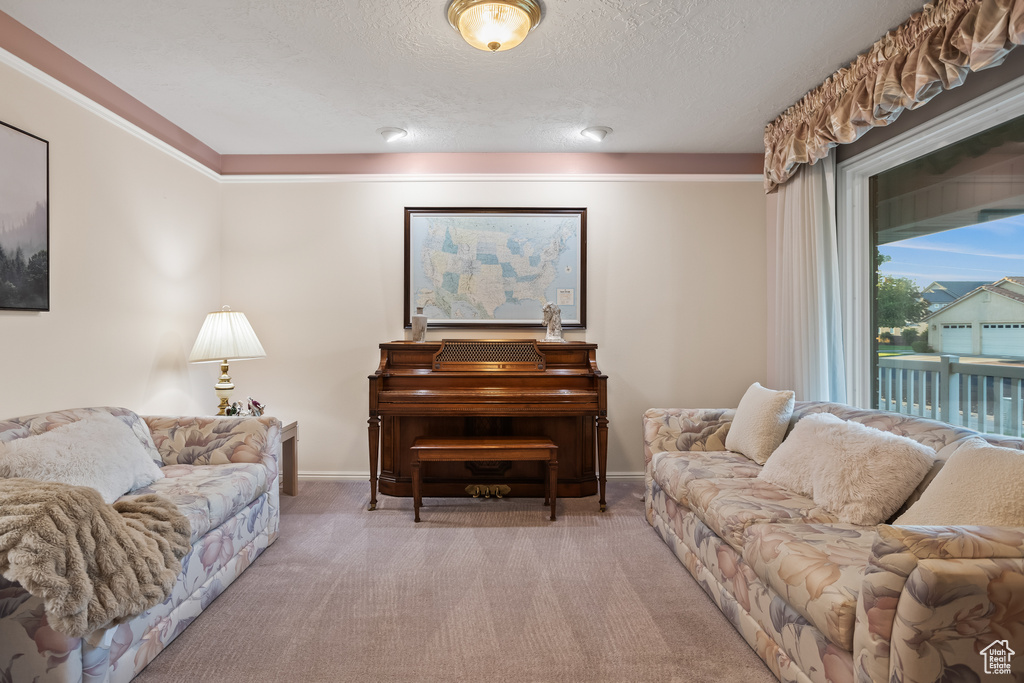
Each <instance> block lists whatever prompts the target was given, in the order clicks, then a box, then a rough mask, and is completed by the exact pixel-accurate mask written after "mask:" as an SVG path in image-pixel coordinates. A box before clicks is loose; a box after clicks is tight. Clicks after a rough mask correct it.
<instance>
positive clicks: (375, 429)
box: [367, 415, 380, 510]
mask: <svg viewBox="0 0 1024 683" xmlns="http://www.w3.org/2000/svg"><path fill="white" fill-rule="evenodd" d="M367 423H368V425H369V426H368V429H369V432H370V509H371V510H376V509H377V458H378V456H379V453H380V418H379V417H377V416H376V415H375V416H373V417H371V418H370V419H369V420H367Z"/></svg>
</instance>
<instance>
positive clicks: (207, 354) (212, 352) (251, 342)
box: [188, 306, 267, 363]
mask: <svg viewBox="0 0 1024 683" xmlns="http://www.w3.org/2000/svg"><path fill="white" fill-rule="evenodd" d="M266 357H267V352H266V351H264V350H263V345H262V344H260V340H259V339H258V338H257V337H256V333H255V332H254V331H253V329H252V325H250V324H249V321H248V320H247V319H246V317H245V313H242V312H241V311H232V310H231V308H230V307H229V306H225V307H224V310H222V311H214V312H213V313H209V314H207V316H206V320H204V321H203V326H202V328H200V330H199V336H198V337H196V343H195V345H193V346H192V353H190V354H189V355H188V360H189V362H190V363H213V362H218V363H219V362H222V361H231V360H249V359H252V358H266Z"/></svg>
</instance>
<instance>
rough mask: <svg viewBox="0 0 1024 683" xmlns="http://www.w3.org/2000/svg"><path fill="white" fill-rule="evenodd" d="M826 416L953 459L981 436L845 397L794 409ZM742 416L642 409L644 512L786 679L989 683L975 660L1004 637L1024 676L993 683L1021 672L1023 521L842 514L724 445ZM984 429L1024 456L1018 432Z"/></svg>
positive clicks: (1023, 665) (1023, 642) (797, 416)
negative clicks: (987, 523) (768, 476)
mask: <svg viewBox="0 0 1024 683" xmlns="http://www.w3.org/2000/svg"><path fill="white" fill-rule="evenodd" d="M824 411H827V412H831V413H834V414H835V415H837V416H838V417H840V418H843V419H845V420H851V421H856V422H860V423H863V424H866V425H868V426H871V427H874V428H877V429H880V430H884V431H889V432H893V433H896V434H899V435H902V436H906V437H909V438H911V439H914V440H915V441H918V442H919V443H922V444H925V445H927V446H929V447H931V448H933V449H935V451H936V452H937V454H938V459H941V460H945V459H946V458H948V457H949V455H950V454H951V453H952V452H953V451H954V450H955V449H956V448H957V447H958V446H959V445H960V443H961V442H962V441H963V440H964V439H965V438H967V437H969V436H974V435H976V432H973V431H971V430H968V429H963V428H958V427H952V426H950V425H947V424H944V423H940V422H936V421H933V420H928V419H925V418H920V417H911V416H906V415H897V414H894V413H887V412H883V411H877V410H859V409H855V408H851V407H849V406H845V405H840V404H834V403H801V402H798V403H797V404H796V409H795V411H794V414H793V420H792V423H793V424H795V422H796V421H797V420H799V419H800V418H801V417H803V416H805V415H808V414H810V413H814V412H824ZM734 414H735V411H734V410H675V409H673V410H664V409H652V410H648V411H647V412H646V413H645V415H644V418H643V422H644V452H645V460H646V494H645V502H646V509H647V519H648V521H649V522H650V523H651V525H653V526H654V528H655V529H656V530H657V532H658V534H659V535H660V536H661V537H662V539H664V541H665V542H666V543H667V544H668V545H669V547H670V548H671V549H672V551H673V552H674V553H675V554H676V556H677V557H678V558H679V560H680V562H682V564H683V565H684V566H685V567H686V568H687V570H689V572H690V573H691V574H692V575H693V576H694V578H696V579H697V581H698V582H699V583H700V584H701V586H702V587H703V588H704V590H705V591H706V592H707V593H708V595H710V596H711V598H712V599H713V600H714V601H715V603H716V604H717V605H718V607H719V609H721V610H722V612H723V613H724V614H725V616H726V617H727V618H728V619H729V620H730V621H731V622H732V623H733V625H734V626H735V627H736V629H737V630H738V631H739V632H740V633H741V634H742V635H743V637H744V638H745V639H746V641H747V642H748V643H749V644H750V646H751V647H752V648H753V649H754V650H755V651H756V652H757V654H758V655H759V656H760V657H761V659H763V660H764V661H765V663H767V665H768V666H769V668H770V669H771V670H772V672H773V673H774V674H775V676H776V677H778V678H779V679H780V680H783V681H802V682H806V681H814V682H815V683H824V682H825V681H831V682H833V683H847V682H849V681H854V680H856V681H858V682H861V683H867V682H868V681H874V682H882V681H893V682H897V681H898V682H900V683H918V682H923V681H965V682H966V681H978V680H988V678H987V677H986V676H985V674H984V659H983V655H982V654H979V653H980V652H981V651H982V650H983V649H985V648H987V647H988V646H989V645H990V644H992V643H994V642H996V641H1005V642H1003V643H1002V646H1007V645H1008V647H1009V648H1011V649H1013V650H1015V651H1016V652H1018V653H1019V655H1018V656H1017V658H1016V659H1013V660H1012V670H1013V674H1014V675H1011V676H993V677H992V680H1024V528H996V527H939V526H933V527H928V526H916V527H910V526H907V527H896V526H890V525H887V524H883V525H879V526H877V527H862V526H854V525H851V524H841V523H838V522H837V521H836V518H835V517H834V516H833V515H832V514H831V513H829V512H828V511H827V510H825V509H823V508H821V507H816V506H815V504H814V501H813V500H810V499H809V498H804V497H801V496H799V495H796V494H793V493H790V492H788V491H786V490H785V489H783V488H781V487H778V486H775V485H774V484H771V483H769V482H767V481H763V480H759V479H756V477H757V474H758V472H759V471H760V469H761V466H760V465H757V464H755V463H754V462H753V461H751V460H748V459H747V458H745V457H744V456H742V455H739V454H736V453H731V452H729V451H725V450H723V449H724V446H723V445H722V444H723V443H724V437H723V436H722V433H723V428H724V426H725V424H726V423H727V422H730V421H731V420H732V418H733V416H734ZM986 438H987V440H989V441H990V442H991V443H993V444H994V445H997V446H1003V447H1010V448H1016V449H1020V450H1024V440H1022V439H1012V438H1003V437H986ZM1022 457H1024V453H1022ZM928 481H930V478H928V477H926V479H925V482H923V483H922V485H921V486H919V487H918V488H919V490H918V491H917V492H915V495H914V496H912V497H911V500H914V499H916V498H915V497H916V496H917V495H919V494H920V491H921V490H923V488H924V487H925V486H927V482H928ZM904 507H906V505H905V506H904ZM898 514H899V513H897V515H898ZM890 521H891V520H890ZM997 647H999V645H997Z"/></svg>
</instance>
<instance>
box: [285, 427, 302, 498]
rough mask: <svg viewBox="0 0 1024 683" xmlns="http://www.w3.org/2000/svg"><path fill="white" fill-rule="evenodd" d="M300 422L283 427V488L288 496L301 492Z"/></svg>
mask: <svg viewBox="0 0 1024 683" xmlns="http://www.w3.org/2000/svg"><path fill="white" fill-rule="evenodd" d="M298 443H299V423H298V422H292V423H291V424H289V425H285V426H284V427H283V428H282V429H281V460H282V461H283V462H282V463H281V465H282V466H281V470H282V471H281V490H282V491H283V492H284V494H285V495H286V496H297V495H298V494H299V469H298V464H299V463H298V458H299V447H298Z"/></svg>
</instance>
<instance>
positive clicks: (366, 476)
mask: <svg viewBox="0 0 1024 683" xmlns="http://www.w3.org/2000/svg"><path fill="white" fill-rule="evenodd" d="M643 478H644V473H643V472H609V473H608V480H609V481H643ZM299 479H307V480H310V481H369V480H370V473H369V472H345V471H331V470H327V471H320V472H317V471H313V470H306V471H304V472H303V471H301V470H300V471H299Z"/></svg>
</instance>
